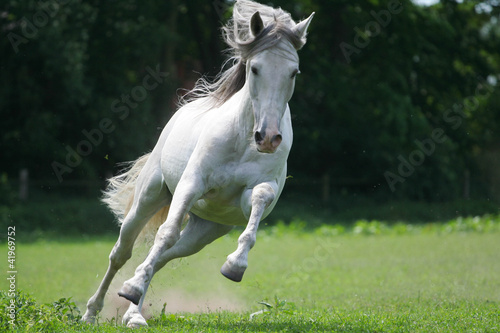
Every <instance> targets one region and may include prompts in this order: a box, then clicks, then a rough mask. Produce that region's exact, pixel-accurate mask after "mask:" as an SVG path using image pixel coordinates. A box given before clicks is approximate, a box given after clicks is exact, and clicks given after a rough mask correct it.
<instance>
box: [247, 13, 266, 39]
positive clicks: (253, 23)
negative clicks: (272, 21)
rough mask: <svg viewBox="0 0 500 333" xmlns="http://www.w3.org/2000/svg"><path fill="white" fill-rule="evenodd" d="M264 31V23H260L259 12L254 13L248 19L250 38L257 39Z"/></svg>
mask: <svg viewBox="0 0 500 333" xmlns="http://www.w3.org/2000/svg"><path fill="white" fill-rule="evenodd" d="M262 30H264V22H262V18H261V17H260V13H259V12H255V14H253V15H252V18H251V19H250V31H251V33H252V36H254V37H257V35H258V34H260V33H261V32H262Z"/></svg>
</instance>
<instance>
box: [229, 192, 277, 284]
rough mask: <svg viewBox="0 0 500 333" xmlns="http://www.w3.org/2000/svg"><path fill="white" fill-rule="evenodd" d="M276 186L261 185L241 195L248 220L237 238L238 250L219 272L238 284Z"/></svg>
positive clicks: (273, 197)
mask: <svg viewBox="0 0 500 333" xmlns="http://www.w3.org/2000/svg"><path fill="white" fill-rule="evenodd" d="M277 193H278V185H277V184H276V183H275V182H270V183H262V184H259V185H257V186H255V187H254V188H253V189H251V190H247V192H246V193H245V194H244V195H243V198H242V208H243V211H244V212H245V211H250V218H249V219H248V224H247V226H246V228H245V230H244V231H243V233H242V234H241V235H240V237H239V238H238V248H237V249H236V251H234V252H233V253H231V254H230V255H228V256H227V260H226V262H225V263H224V265H222V268H221V270H220V272H221V273H222V275H224V276H225V277H227V278H228V279H230V280H233V281H235V282H240V281H241V279H242V278H243V273H245V269H246V268H247V266H248V252H249V251H250V249H251V248H252V247H253V246H254V244H255V241H256V238H257V229H258V228H259V223H260V220H261V219H262V216H263V215H264V211H265V210H266V208H267V207H269V205H271V203H272V202H273V201H274V199H275V198H276V194H277Z"/></svg>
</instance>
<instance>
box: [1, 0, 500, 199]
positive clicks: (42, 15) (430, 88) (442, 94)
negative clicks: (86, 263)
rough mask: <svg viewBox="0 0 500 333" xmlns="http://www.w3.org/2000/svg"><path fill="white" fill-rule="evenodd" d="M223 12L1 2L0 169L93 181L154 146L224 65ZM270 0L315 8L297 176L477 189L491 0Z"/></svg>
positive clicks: (430, 191)
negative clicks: (198, 82) (196, 89)
mask: <svg viewBox="0 0 500 333" xmlns="http://www.w3.org/2000/svg"><path fill="white" fill-rule="evenodd" d="M231 4H232V1H229V0H215V1H213V2H206V1H202V0H190V1H189V2H184V1H180V0H173V1H159V0H153V1H148V2H140V1H138V0H124V1H119V2H118V1H105V2H102V1H97V0H88V1H84V0H78V1H56V0H49V1H46V2H40V1H35V0H23V1H21V0H8V1H5V2H4V3H3V4H2V5H1V7H0V26H1V28H2V34H3V35H4V38H1V39H0V59H1V60H2V61H1V64H0V68H1V71H0V83H1V85H0V114H1V116H2V121H1V122H0V143H1V147H2V155H1V156H2V161H3V162H4V163H3V164H2V168H1V169H0V172H1V173H2V174H5V175H8V176H9V177H10V178H12V177H16V176H17V174H18V171H19V169H21V168H23V167H28V168H29V169H30V174H31V177H32V178H34V179H37V178H38V179H40V178H43V179H48V178H49V179H53V180H54V181H56V180H57V179H59V180H63V181H64V180H66V179H85V180H90V179H99V178H100V179H102V178H103V177H104V176H105V174H106V172H108V171H109V170H113V168H115V164H116V163H117V162H120V161H125V160H131V159H134V158H136V157H137V156H138V155H139V154H141V153H143V152H144V151H146V150H149V149H151V148H152V147H153V145H154V143H155V142H156V140H157V138H158V135H159V133H160V131H161V129H162V128H163V126H164V124H165V123H166V121H167V120H168V118H169V117H170V115H171V114H172V112H174V110H175V100H176V94H178V93H179V92H178V91H177V89H178V88H189V87H190V86H191V85H192V84H193V83H194V81H195V79H196V78H197V76H199V74H197V73H201V74H206V75H209V76H213V75H215V74H216V73H217V72H218V71H219V69H220V66H221V64H222V62H223V58H224V57H223V55H221V51H222V50H224V49H225V47H226V46H225V45H223V44H222V42H221V38H220V29H219V28H220V25H221V23H223V22H224V21H225V20H226V19H227V18H228V15H229V14H230V6H231ZM273 5H274V6H281V7H283V8H284V9H285V10H288V11H290V12H291V13H292V16H293V17H294V18H296V19H298V18H304V17H306V16H307V15H309V14H310V13H311V12H312V11H315V12H316V17H315V18H314V20H313V23H312V25H311V27H310V35H309V37H308V39H309V41H308V44H307V45H306V47H304V49H303V50H301V51H300V58H301V71H302V73H303V74H302V75H301V76H300V77H299V78H298V80H297V87H296V94H295V95H294V97H293V99H292V101H291V104H292V105H291V107H292V113H293V121H294V131H295V142H294V146H293V149H292V153H291V156H290V160H291V161H290V163H289V165H290V173H291V174H292V175H294V176H296V178H300V177H303V178H308V177H315V178H318V179H320V178H323V179H324V180H326V181H327V180H328V179H330V180H331V181H332V183H333V184H334V185H337V186H341V187H345V186H354V187H356V188H357V189H359V190H361V191H363V192H366V193H373V192H377V193H380V194H381V195H383V196H386V197H387V196H393V197H401V198H412V199H428V200H444V199H451V198H455V197H457V196H461V195H463V193H464V188H466V187H467V186H465V185H466V183H467V182H469V183H470V182H471V181H473V183H474V184H479V180H480V179H481V175H480V172H479V171H478V170H480V168H478V166H477V163H476V162H477V156H478V155H480V154H481V152H482V151H483V150H484V149H485V148H487V147H491V146H492V145H495V144H497V145H498V142H499V140H500V137H499V134H498V133H500V132H499V124H500V112H499V111H500V100H499V95H500V94H499V93H498V81H499V80H500V55H499V53H500V52H499V50H500V29H499V28H498V27H499V26H500V25H499V21H498V20H499V18H498V17H499V15H500V5H499V3H498V1H496V0H490V1H472V0H464V1H462V2H460V3H458V2H456V1H451V0H443V1H441V2H440V3H439V4H437V5H434V6H431V7H419V6H416V5H414V4H413V3H412V2H407V1H404V2H401V3H400V2H399V1H396V0H370V1H348V0H336V1H331V0H294V1H284V0H276V1H273ZM195 72H197V73H195ZM436 130H438V132H436ZM439 131H441V132H439ZM436 133H437V134H439V133H441V134H442V135H440V136H439V135H437V136H436ZM436 137H438V139H439V140H438V141H436V140H435V139H436ZM429 140H431V141H429ZM431 147H432V149H431ZM405 168H406V169H405ZM401 171H403V172H401ZM388 174H390V175H392V176H390V177H389V178H388V176H387V175H388ZM391 177H392V178H391ZM391 182H392V183H391ZM391 184H392V185H391ZM469 185H470V184H469ZM469 187H470V186H469ZM481 189H482V188H481V187H478V186H472V188H470V191H471V192H472V194H474V193H477V192H480V191H481Z"/></svg>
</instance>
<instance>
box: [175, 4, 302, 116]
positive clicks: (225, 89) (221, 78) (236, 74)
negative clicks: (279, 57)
mask: <svg viewBox="0 0 500 333" xmlns="http://www.w3.org/2000/svg"><path fill="white" fill-rule="evenodd" d="M256 12H259V14H260V16H261V18H262V21H263V23H264V29H263V30H262V32H261V33H259V34H258V35H257V36H252V34H251V31H250V19H251V17H252V15H253V14H255V13H256ZM295 26H296V23H295V22H294V21H293V19H292V17H291V15H290V13H288V12H286V11H284V10H282V9H281V8H277V9H275V8H272V7H269V6H266V5H262V4H259V3H256V2H253V1H249V0H238V1H236V3H235V4H234V7H233V17H232V19H231V20H230V21H229V22H228V23H227V25H226V26H224V27H223V28H222V31H223V37H224V41H225V42H226V43H227V44H228V45H229V46H230V51H231V53H232V55H231V57H230V58H229V59H228V60H227V61H226V64H228V63H229V64H231V67H230V68H228V69H227V70H225V71H221V72H220V73H219V74H218V75H217V76H216V78H215V80H214V82H209V81H208V80H207V79H206V78H200V79H199V80H198V81H197V82H196V85H195V87H194V88H193V89H192V90H191V91H189V92H188V93H187V94H186V95H185V96H184V97H182V98H181V101H180V104H181V105H183V104H186V103H188V102H190V101H193V100H195V99H199V98H208V102H209V105H210V106H211V107H216V106H220V105H222V104H224V103H225V102H226V101H227V100H228V99H229V98H231V96H233V95H234V94H235V93H236V92H237V91H239V90H240V89H241V88H242V87H243V85H244V84H245V64H246V61H247V60H248V59H249V58H251V57H252V56H254V55H255V54H257V53H259V52H262V51H264V50H266V49H268V48H270V47H272V46H274V45H276V44H277V43H278V42H279V41H280V40H281V39H282V38H285V39H286V40H288V41H289V42H290V43H291V44H292V45H293V47H294V48H295V49H296V50H299V49H300V48H302V46H304V44H305V43H306V39H305V37H302V36H298V35H297V34H296V33H295V32H294V31H293V28H294V27H295ZM223 67H224V66H223Z"/></svg>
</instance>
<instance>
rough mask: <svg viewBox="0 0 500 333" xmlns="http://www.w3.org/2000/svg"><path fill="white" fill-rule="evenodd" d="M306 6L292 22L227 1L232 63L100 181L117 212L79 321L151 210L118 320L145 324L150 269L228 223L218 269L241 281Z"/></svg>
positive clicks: (277, 152) (269, 197)
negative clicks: (140, 151) (105, 262)
mask: <svg viewBox="0 0 500 333" xmlns="http://www.w3.org/2000/svg"><path fill="white" fill-rule="evenodd" d="M313 15H314V13H313V14H311V16H309V18H307V19H306V20H304V21H301V22H300V23H297V24H296V23H295V22H294V21H293V20H292V18H291V15H290V14H289V13H287V12H285V11H283V10H282V9H273V8H272V7H268V6H264V5H261V4H258V3H255V2H252V1H247V0H239V1H237V2H236V3H235V5H234V8H233V18H232V20H230V22H229V23H228V24H227V26H225V27H224V29H223V34H224V38H225V41H226V42H227V44H228V45H229V46H230V47H231V48H232V49H233V56H232V58H231V59H230V61H232V66H231V67H230V68H229V69H227V70H226V71H224V72H222V73H221V74H220V75H219V76H218V78H217V79H216V81H215V82H214V83H208V82H207V81H206V80H204V79H200V80H199V81H198V83H197V85H196V86H195V88H194V89H193V90H192V91H191V93H190V94H188V95H189V96H191V97H190V99H187V100H185V101H184V103H183V105H182V106H181V107H180V109H179V110H178V111H177V112H176V113H175V114H174V116H173V117H172V118H171V120H170V121H169V122H168V123H167V125H166V126H165V128H164V130H163V132H162V134H161V136H160V138H159V140H158V143H157V144H156V146H155V147H154V149H153V151H152V152H151V153H149V154H147V155H145V156H142V157H140V158H139V159H137V160H136V161H135V162H133V163H132V164H131V167H130V168H129V169H128V171H126V172H125V173H123V174H121V175H118V176H116V177H114V178H112V179H110V180H109V185H108V188H107V190H106V192H105V195H104V199H103V201H104V202H105V203H106V204H107V205H108V206H109V207H110V208H111V210H112V211H113V212H114V213H115V215H117V216H118V218H119V222H120V224H121V228H120V235H119V237H118V241H117V242H116V244H115V245H114V247H113V249H112V251H111V254H110V255H109V266H108V269H107V271H106V274H105V276H104V278H103V280H102V282H101V284H100V286H99V288H98V289H97V291H96V293H95V294H94V295H93V296H92V297H91V298H90V299H89V301H88V303H87V311H86V312H85V314H84V316H83V318H82V320H84V321H86V322H89V323H93V322H94V321H95V317H96V315H97V313H98V312H99V311H100V310H101V309H102V307H103V305H104V296H105V294H106V291H107V290H108V288H109V285H110V283H111V280H112V279H113V277H114V276H115V274H116V272H117V271H118V270H119V269H120V268H121V267H122V266H123V265H124V264H125V262H126V261H127V260H128V259H129V258H130V257H131V255H132V249H133V246H134V242H135V240H136V238H137V236H138V235H139V233H140V232H141V231H142V229H143V228H144V227H145V226H146V224H148V223H152V222H151V221H152V220H154V219H158V218H159V219H162V222H163V221H164V222H163V223H162V224H161V226H160V227H159V229H158V231H157V233H156V237H155V240H154V244H153V246H152V247H151V250H150V251H149V254H148V255H147V257H146V259H145V260H144V262H143V263H142V264H141V265H139V266H138V267H137V269H136V271H135V275H134V276H133V277H132V278H131V279H129V280H127V281H126V282H125V283H124V284H123V287H122V289H121V290H120V291H119V293H118V294H119V295H120V296H122V297H124V298H126V299H128V300H130V301H131V302H132V303H131V304H130V307H129V309H128V310H127V312H126V313H125V315H124V317H123V322H124V324H126V325H127V326H129V327H137V326H144V325H147V324H146V321H145V319H144V317H143V316H142V315H141V307H142V304H143V302H144V297H145V295H146V290H147V288H148V286H149V283H150V282H151V279H152V278H153V275H154V274H155V273H156V272H157V271H158V270H160V269H161V268H162V267H163V266H164V265H165V264H166V263H167V262H169V261H170V260H172V259H175V258H180V257H185V256H189V255H192V254H194V253H196V252H198V251H200V250H201V249H202V248H203V247H204V246H205V245H207V244H209V243H211V242H212V241H214V240H215V239H217V238H219V237H221V236H223V235H225V234H226V233H228V232H229V231H230V230H231V229H232V228H233V226H246V227H245V230H244V231H243V233H242V234H241V236H240V237H239V238H238V247H237V250H236V251H235V252H233V253H232V254H230V255H229V256H228V257H227V260H226V262H225V263H224V265H223V266H222V268H221V273H222V274H223V275H224V276H225V277H227V278H229V279H231V280H233V281H237V282H239V281H241V279H242V277H243V273H244V271H245V269H246V268H247V265H248V264H247V258H248V252H249V250H250V249H251V248H252V247H253V246H254V244H255V240H256V233H257V228H258V226H259V222H260V221H261V220H262V219H263V218H265V217H266V216H267V215H268V214H269V213H270V212H271V210H272V209H273V208H274V206H275V205H276V202H277V200H278V197H279V196H280V194H281V191H282V189H283V186H284V183H285V178H286V162H287V158H288V154H289V152H290V148H291V146H292V123H291V116H290V109H289V107H288V101H289V100H290V98H291V97H292V94H293V90H294V86H295V76H296V75H297V74H298V73H299V58H298V55H297V50H299V49H300V48H302V46H303V45H304V44H305V42H306V34H307V28H308V26H309V24H310V22H311V19H312V17H313ZM167 213H168V215H167ZM186 215H188V216H189V220H188V222H187V224H186V226H185V227H184V229H182V224H183V220H184V219H185V216H186ZM165 216H166V220H164V219H165Z"/></svg>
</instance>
